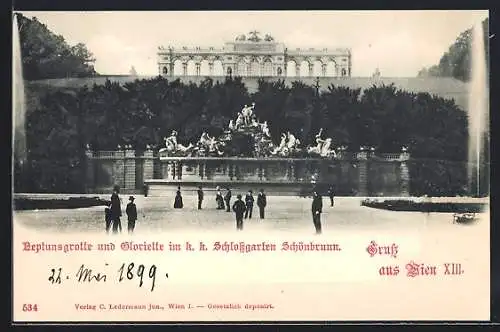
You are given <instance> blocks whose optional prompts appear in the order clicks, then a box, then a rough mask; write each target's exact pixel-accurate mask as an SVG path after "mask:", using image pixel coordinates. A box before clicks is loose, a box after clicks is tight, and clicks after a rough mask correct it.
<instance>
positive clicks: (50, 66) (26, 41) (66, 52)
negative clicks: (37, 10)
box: [16, 13, 96, 80]
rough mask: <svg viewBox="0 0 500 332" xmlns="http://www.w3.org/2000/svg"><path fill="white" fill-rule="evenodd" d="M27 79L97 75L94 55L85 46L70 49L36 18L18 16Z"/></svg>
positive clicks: (60, 37)
mask: <svg viewBox="0 0 500 332" xmlns="http://www.w3.org/2000/svg"><path fill="white" fill-rule="evenodd" d="M16 18H17V20H18V29H19V35H20V42H21V55H22V63H23V75H24V78H25V79H26V80H38V79H45V78H64V77H89V76H94V75H96V72H95V70H94V66H93V63H94V62H95V59H94V57H93V55H92V53H91V52H90V51H89V50H88V49H87V47H86V46H85V45H84V44H83V43H78V44H76V45H74V46H70V45H68V44H67V43H66V41H65V40H64V37H63V36H60V35H55V34H54V33H53V32H51V31H50V30H49V29H48V28H47V26H46V25H45V24H43V23H41V22H39V21H38V19H37V18H36V17H33V18H32V19H28V18H27V17H25V16H23V15H22V14H20V13H17V14H16Z"/></svg>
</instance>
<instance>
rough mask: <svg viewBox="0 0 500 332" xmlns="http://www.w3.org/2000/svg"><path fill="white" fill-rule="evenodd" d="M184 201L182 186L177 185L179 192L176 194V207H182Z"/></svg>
mask: <svg viewBox="0 0 500 332" xmlns="http://www.w3.org/2000/svg"><path fill="white" fill-rule="evenodd" d="M183 207H184V203H182V195H181V187H177V193H176V194H175V201H174V209H182V208H183Z"/></svg>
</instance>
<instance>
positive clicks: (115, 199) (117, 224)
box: [111, 187, 122, 233]
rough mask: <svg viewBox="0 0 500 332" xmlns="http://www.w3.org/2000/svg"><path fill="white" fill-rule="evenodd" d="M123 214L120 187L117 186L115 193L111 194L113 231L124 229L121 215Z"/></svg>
mask: <svg viewBox="0 0 500 332" xmlns="http://www.w3.org/2000/svg"><path fill="white" fill-rule="evenodd" d="M121 216H122V207H121V201H120V196H118V189H117V188H116V187H115V189H114V190H113V194H112V195H111V219H112V220H113V233H118V231H120V232H121V231H122V222H121V220H120V217H121Z"/></svg>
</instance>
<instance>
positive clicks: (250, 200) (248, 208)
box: [245, 190, 254, 219]
mask: <svg viewBox="0 0 500 332" xmlns="http://www.w3.org/2000/svg"><path fill="white" fill-rule="evenodd" d="M253 202H254V199H253V196H252V191H251V190H249V191H248V193H247V195H246V196H245V205H246V211H245V219H246V218H248V219H252V210H253Z"/></svg>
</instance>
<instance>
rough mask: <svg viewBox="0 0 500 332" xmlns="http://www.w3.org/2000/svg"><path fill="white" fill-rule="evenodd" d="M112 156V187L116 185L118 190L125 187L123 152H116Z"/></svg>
mask: <svg viewBox="0 0 500 332" xmlns="http://www.w3.org/2000/svg"><path fill="white" fill-rule="evenodd" d="M113 154H114V159H115V160H114V163H113V185H118V186H119V187H120V188H124V187H125V152H124V151H116V152H114V153H113Z"/></svg>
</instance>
